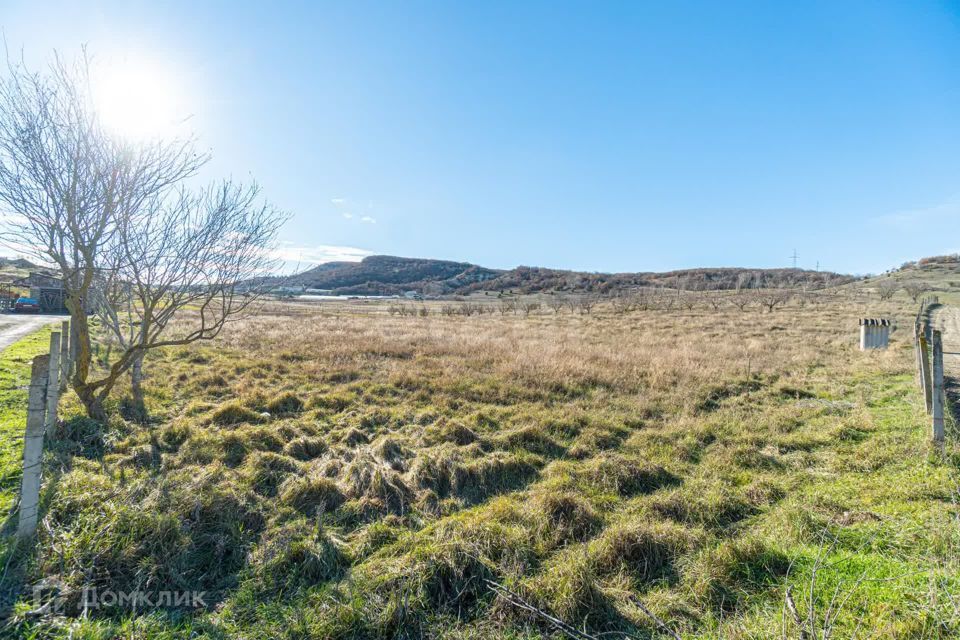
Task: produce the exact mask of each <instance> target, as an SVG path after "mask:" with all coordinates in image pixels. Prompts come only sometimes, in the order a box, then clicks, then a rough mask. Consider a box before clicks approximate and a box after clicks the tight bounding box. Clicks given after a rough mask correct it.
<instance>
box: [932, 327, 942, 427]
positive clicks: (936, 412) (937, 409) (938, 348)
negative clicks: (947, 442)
mask: <svg viewBox="0 0 960 640" xmlns="http://www.w3.org/2000/svg"><path fill="white" fill-rule="evenodd" d="M943 405H944V392H943V340H942V338H941V336H940V332H939V331H934V332H933V441H934V442H935V443H936V444H943V435H944V434H943Z"/></svg>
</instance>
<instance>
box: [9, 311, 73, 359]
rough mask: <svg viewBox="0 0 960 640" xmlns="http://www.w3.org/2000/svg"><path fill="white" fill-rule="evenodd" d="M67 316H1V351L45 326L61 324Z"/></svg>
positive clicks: (12, 314) (11, 314)
mask: <svg viewBox="0 0 960 640" xmlns="http://www.w3.org/2000/svg"><path fill="white" fill-rule="evenodd" d="M65 318H66V316H41V315H34V314H30V315H26V314H24V315H20V314H16V313H3V314H0V350H3V349H6V348H7V347H9V346H10V345H11V344H13V343H14V342H16V341H17V340H19V339H20V338H22V337H24V336H25V335H27V334H28V333H31V332H33V331H35V330H37V329H39V328H40V327H42V326H43V325H45V324H50V323H52V322H61V321H62V320H64V319H65Z"/></svg>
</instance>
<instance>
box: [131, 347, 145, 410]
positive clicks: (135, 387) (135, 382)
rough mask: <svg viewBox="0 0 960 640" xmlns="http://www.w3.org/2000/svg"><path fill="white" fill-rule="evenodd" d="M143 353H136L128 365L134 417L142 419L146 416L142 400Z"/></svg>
mask: <svg viewBox="0 0 960 640" xmlns="http://www.w3.org/2000/svg"><path fill="white" fill-rule="evenodd" d="M143 355H144V354H142V353H141V354H140V355H138V356H137V357H136V358H135V359H134V361H133V365H132V366H131V367H130V391H131V394H132V396H133V407H132V409H133V413H134V416H133V417H134V419H136V420H138V421H141V422H142V421H144V420H146V418H147V405H146V403H145V402H144V400H143V384H142V383H143Z"/></svg>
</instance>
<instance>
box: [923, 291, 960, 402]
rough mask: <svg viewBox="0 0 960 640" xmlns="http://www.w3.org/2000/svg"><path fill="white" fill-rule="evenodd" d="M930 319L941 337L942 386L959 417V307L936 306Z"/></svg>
mask: <svg viewBox="0 0 960 640" xmlns="http://www.w3.org/2000/svg"><path fill="white" fill-rule="evenodd" d="M930 319H931V321H932V323H933V328H934V329H939V330H940V332H941V334H942V337H943V378H944V380H943V386H944V388H945V390H946V392H947V398H948V399H949V400H950V406H951V407H952V408H953V412H954V416H955V417H957V418H958V419H960V307H952V306H942V307H936V308H935V309H934V310H933V312H932V313H931V318H930Z"/></svg>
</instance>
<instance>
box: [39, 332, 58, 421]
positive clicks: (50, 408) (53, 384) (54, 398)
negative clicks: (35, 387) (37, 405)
mask: <svg viewBox="0 0 960 640" xmlns="http://www.w3.org/2000/svg"><path fill="white" fill-rule="evenodd" d="M59 377H60V334H59V333H57V332H56V331H54V332H52V333H51V334H50V373H49V374H48V375H47V416H46V420H45V421H44V424H43V430H44V433H46V435H47V436H49V435H50V434H51V433H53V427H54V426H55V425H56V424H57V405H58V404H59V403H60V379H59Z"/></svg>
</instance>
